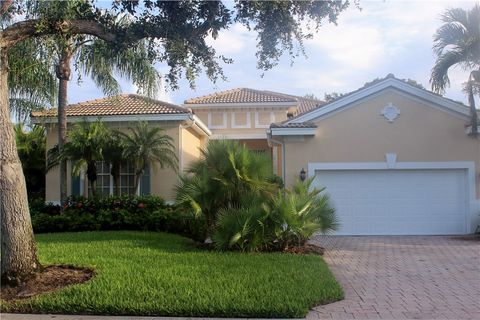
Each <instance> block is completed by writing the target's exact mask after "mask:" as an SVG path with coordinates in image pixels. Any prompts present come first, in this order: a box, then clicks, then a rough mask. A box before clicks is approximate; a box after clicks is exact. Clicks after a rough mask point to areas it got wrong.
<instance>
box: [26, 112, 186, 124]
mask: <svg viewBox="0 0 480 320" xmlns="http://www.w3.org/2000/svg"><path fill="white" fill-rule="evenodd" d="M99 119H100V120H101V121H104V122H132V121H182V120H188V119H190V114H187V113H182V114H135V115H133V114H132V115H119V116H69V117H67V121H68V122H69V123H73V122H81V121H88V122H94V121H97V120H99ZM57 121H58V119H57V117H34V118H32V122H33V123H35V124H43V123H57Z"/></svg>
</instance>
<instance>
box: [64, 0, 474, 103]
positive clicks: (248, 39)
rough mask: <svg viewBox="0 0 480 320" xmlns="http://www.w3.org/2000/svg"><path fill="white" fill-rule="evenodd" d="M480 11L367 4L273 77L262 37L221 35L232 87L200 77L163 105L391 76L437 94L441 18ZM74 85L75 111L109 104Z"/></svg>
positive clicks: (313, 90)
mask: <svg viewBox="0 0 480 320" xmlns="http://www.w3.org/2000/svg"><path fill="white" fill-rule="evenodd" d="M474 4H475V2H474V1H439V0H437V1H426V0H424V1H401V0H397V1H393V0H385V1H365V0H360V7H361V10H359V9H358V8H357V7H355V6H354V5H351V6H350V7H349V9H347V10H346V11H344V12H343V13H341V14H340V16H339V19H338V21H337V25H334V24H329V23H328V22H326V23H325V24H324V25H323V27H321V29H320V30H319V32H318V33H317V34H315V35H314V37H313V38H312V39H310V40H308V41H306V42H305V49H306V50H305V51H306V55H307V57H303V56H299V57H298V58H296V59H295V60H294V63H293V65H292V64H291V59H290V57H289V56H288V55H286V56H284V57H282V59H281V61H280V64H279V65H278V66H276V67H275V68H274V69H272V70H269V71H267V72H263V71H261V70H258V69H256V62H257V61H256V57H255V52H256V48H255V45H256V34H254V33H253V32H248V31H247V30H246V29H245V28H244V27H242V26H240V25H234V26H232V27H231V28H230V29H228V30H225V31H223V32H221V33H220V36H219V37H218V38H217V39H216V40H213V39H207V41H208V42H209V43H210V44H212V45H213V46H214V47H215V49H216V50H217V53H219V54H223V55H225V56H227V57H229V58H232V59H233V60H234V63H233V64H231V65H223V70H224V73H225V75H226V76H227V78H228V80H227V81H222V80H219V81H218V82H217V83H215V84H214V83H212V82H211V81H210V80H208V79H207V78H206V77H205V76H201V77H199V78H198V79H197V82H196V88H195V89H192V88H190V86H189V84H188V82H186V81H185V80H181V81H180V82H179V84H180V88H179V89H178V90H176V91H172V90H170V89H166V90H165V89H162V90H161V92H159V93H158V95H157V98H158V99H159V100H163V101H167V102H172V103H176V104H182V103H183V102H184V101H185V100H187V99H190V98H193V97H197V96H201V95H206V94H211V93H213V92H216V91H222V90H228V89H232V88H238V87H245V88H252V89H257V90H271V91H277V92H282V93H288V94H293V95H299V96H303V95H305V94H313V95H315V96H316V97H318V98H323V96H324V94H325V93H331V92H339V93H347V92H350V91H353V90H356V89H358V88H360V87H361V86H363V84H364V83H365V82H368V81H371V80H373V79H375V78H378V77H385V76H386V75H387V74H389V73H393V74H394V75H395V76H396V77H397V78H401V79H407V78H410V79H414V80H416V81H417V82H419V83H421V84H422V85H423V86H424V87H426V88H430V84H429V78H430V71H431V68H432V67H433V65H434V62H435V55H434V53H433V51H432V44H433V34H434V33H435V31H436V29H437V28H438V27H440V26H441V25H442V21H441V20H440V15H441V14H442V13H443V12H444V11H445V10H446V9H447V8H457V7H460V8H464V9H466V10H469V9H471V8H472V7H473V6H474ZM156 67H157V69H158V70H159V71H160V72H161V73H162V72H165V71H166V70H167V69H165V66H162V65H157V66H156ZM262 73H264V75H263V77H262ZM449 77H450V81H451V86H450V88H448V89H447V91H446V93H445V96H446V97H448V98H451V99H454V100H457V101H461V102H463V103H465V104H466V103H467V99H466V96H465V94H464V93H463V92H462V83H463V82H465V81H466V80H467V78H468V73H467V72H465V71H463V70H461V69H452V70H451V71H450V72H449ZM73 79H76V77H75V76H73ZM75 82H76V81H72V82H71V86H70V89H69V103H76V102H81V101H85V100H90V99H97V98H101V97H103V96H104V95H103V93H102V92H101V91H99V90H98V89H97V88H96V87H95V85H94V84H93V83H92V82H91V81H89V79H87V78H84V79H83V80H82V83H81V85H80V86H79V85H77V84H76V83H75ZM120 82H121V85H122V89H123V92H124V93H135V92H136V88H135V86H133V85H132V84H131V83H129V82H128V81H125V80H121V81H120Z"/></svg>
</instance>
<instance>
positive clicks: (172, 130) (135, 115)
mask: <svg viewBox="0 0 480 320" xmlns="http://www.w3.org/2000/svg"><path fill="white" fill-rule="evenodd" d="M66 113H67V119H68V126H72V125H73V124H75V123H76V122H79V121H84V120H86V121H97V120H98V119H101V120H102V121H103V122H105V123H106V124H107V125H108V126H109V127H110V128H112V129H117V130H122V131H126V130H127V128H129V127H131V126H132V123H134V122H135V121H147V122H148V123H149V124H151V125H157V126H161V127H162V128H164V129H165V133H166V134H168V135H169V136H170V137H172V138H173V144H174V146H175V149H176V151H177V157H178V160H179V161H178V162H179V171H180V172H182V171H183V170H184V169H185V168H186V167H188V166H189V165H190V163H192V161H194V160H196V159H198V158H199V157H200V150H201V149H202V148H203V147H204V146H205V144H206V143H207V141H208V138H209V136H210V135H211V131H210V130H209V129H208V128H207V127H206V126H205V125H204V124H203V122H202V121H200V119H198V117H197V116H196V115H195V114H193V113H192V111H191V110H188V109H185V108H182V107H180V106H177V105H174V104H170V103H166V102H162V101H157V100H153V99H148V98H146V97H142V96H139V95H135V94H124V95H119V96H114V97H107V98H103V99H97V100H91V101H86V102H82V103H78V104H72V105H69V106H68V107H67V108H66ZM31 116H32V120H33V122H34V123H37V124H44V125H46V127H47V150H49V149H50V148H52V147H54V146H55V145H56V144H57V142H58V137H57V125H56V124H57V111H56V109H50V110H46V111H38V112H33V113H32V115H31ZM67 130H68V128H67ZM67 170H68V172H71V164H68V169H67ZM97 170H98V179H97V191H98V192H99V194H102V195H113V194H114V192H113V187H114V183H113V180H112V176H111V175H110V168H109V167H108V166H107V165H106V164H105V163H104V162H102V163H99V164H98V165H97ZM120 171H121V173H120V175H121V176H120V189H121V190H122V193H135V190H134V172H133V170H132V168H131V167H130V166H128V165H125V166H122V168H121V170H120ZM148 171H149V172H147V173H146V174H144V175H143V177H142V181H141V184H140V190H139V191H140V194H150V193H151V194H157V195H161V196H162V197H164V198H165V199H169V200H171V199H174V193H173V188H172V186H174V185H175V184H176V183H177V182H178V174H177V173H176V172H175V171H174V170H171V169H161V168H160V167H159V166H158V165H156V164H153V165H152V168H149V170H148ZM88 192H89V190H88V183H87V181H86V177H85V174H81V175H80V177H79V178H75V177H72V176H71V175H68V179H67V194H73V195H87V194H88ZM59 199H60V188H59V169H58V168H53V169H52V170H50V171H49V172H48V173H47V175H46V195H45V200H46V201H47V202H54V203H58V202H59Z"/></svg>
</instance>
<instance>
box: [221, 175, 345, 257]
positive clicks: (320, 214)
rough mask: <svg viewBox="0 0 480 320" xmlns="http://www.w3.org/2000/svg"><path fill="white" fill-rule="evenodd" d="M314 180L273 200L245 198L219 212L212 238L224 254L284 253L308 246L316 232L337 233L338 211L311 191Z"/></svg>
mask: <svg viewBox="0 0 480 320" xmlns="http://www.w3.org/2000/svg"><path fill="white" fill-rule="evenodd" d="M312 182H313V180H312V179H309V180H307V181H305V182H301V181H297V183H295V184H294V185H293V186H292V188H291V190H286V193H285V194H284V193H283V192H279V193H278V194H277V196H276V197H274V198H273V199H262V198H258V197H256V199H255V196H251V197H247V198H245V201H244V205H243V206H241V207H238V208H227V209H223V210H221V211H220V212H219V217H218V220H217V225H216V228H215V232H214V234H213V241H214V243H215V246H216V248H218V249H221V250H241V251H262V250H268V251H273V250H284V249H285V248H288V247H289V246H302V245H305V243H306V242H307V240H308V239H309V238H310V237H311V236H312V235H313V234H314V233H316V232H322V233H328V232H330V231H333V230H336V229H337V227H338V223H337V220H336V216H335V210H334V209H333V208H332V207H331V206H330V204H329V198H328V196H327V195H325V194H321V192H322V191H323V189H322V190H317V189H312V188H311V184H312Z"/></svg>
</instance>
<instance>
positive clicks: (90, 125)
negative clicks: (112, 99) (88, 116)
mask: <svg viewBox="0 0 480 320" xmlns="http://www.w3.org/2000/svg"><path fill="white" fill-rule="evenodd" d="M109 135H110V131H109V129H108V128H107V127H106V126H105V124H104V123H103V122H101V121H100V120H98V121H96V122H87V121H82V122H79V123H77V124H75V126H74V127H73V129H72V130H71V131H70V132H69V133H68V142H67V143H65V145H64V147H63V148H62V149H61V150H60V152H59V160H60V161H65V160H71V161H72V162H73V163H74V166H73V169H72V172H73V174H74V175H79V174H80V171H81V170H82V169H85V168H86V169H87V170H86V173H87V179H88V182H89V184H90V189H91V192H92V196H94V197H96V196H97V185H96V181H97V161H102V160H103V148H105V145H106V143H107V141H108V137H109Z"/></svg>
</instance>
